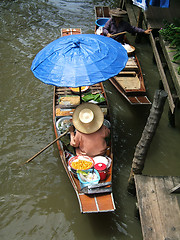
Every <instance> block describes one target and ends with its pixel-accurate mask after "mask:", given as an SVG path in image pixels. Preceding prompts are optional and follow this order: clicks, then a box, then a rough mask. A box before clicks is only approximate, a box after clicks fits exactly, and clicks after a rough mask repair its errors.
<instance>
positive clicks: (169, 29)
mask: <svg viewBox="0 0 180 240" xmlns="http://www.w3.org/2000/svg"><path fill="white" fill-rule="evenodd" d="M159 33H160V34H161V35H162V36H163V38H164V40H165V41H168V42H169V43H170V47H173V48H174V51H175V54H174V55H173V60H172V62H174V63H178V62H179V61H180V19H175V20H174V22H173V23H168V22H167V21H166V22H164V28H161V29H160V30H159ZM178 74H180V67H178Z"/></svg>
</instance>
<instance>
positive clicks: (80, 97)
mask: <svg viewBox="0 0 180 240" xmlns="http://www.w3.org/2000/svg"><path fill="white" fill-rule="evenodd" d="M79 96H80V104H81V103H82V98H81V87H79Z"/></svg>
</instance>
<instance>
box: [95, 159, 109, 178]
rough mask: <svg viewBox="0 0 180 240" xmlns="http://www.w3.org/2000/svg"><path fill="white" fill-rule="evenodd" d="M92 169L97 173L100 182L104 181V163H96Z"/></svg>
mask: <svg viewBox="0 0 180 240" xmlns="http://www.w3.org/2000/svg"><path fill="white" fill-rule="evenodd" d="M94 168H95V169H96V170H97V171H98V172H99V175H100V180H104V179H106V177H107V166H106V164H104V163H97V164H95V165H94Z"/></svg>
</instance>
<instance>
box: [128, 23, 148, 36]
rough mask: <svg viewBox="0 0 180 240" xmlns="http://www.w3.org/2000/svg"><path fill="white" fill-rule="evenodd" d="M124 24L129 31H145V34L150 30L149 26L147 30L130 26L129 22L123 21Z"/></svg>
mask: <svg viewBox="0 0 180 240" xmlns="http://www.w3.org/2000/svg"><path fill="white" fill-rule="evenodd" d="M124 24H125V25H126V27H125V28H126V31H127V32H129V33H145V34H150V32H151V31H152V29H151V28H148V29H147V30H144V29H142V28H138V27H134V26H131V24H130V23H128V22H124Z"/></svg>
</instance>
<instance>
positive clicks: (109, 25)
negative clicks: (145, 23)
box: [103, 18, 145, 43]
mask: <svg viewBox="0 0 180 240" xmlns="http://www.w3.org/2000/svg"><path fill="white" fill-rule="evenodd" d="M125 31H126V32H129V33H144V31H145V30H144V29H142V28H137V27H134V26H131V24H130V23H128V22H125V21H123V20H122V21H121V22H119V26H118V27H116V23H115V20H114V19H113V18H110V19H109V20H108V21H107V22H106V24H105V26H104V28H103V34H104V35H105V36H107V34H108V33H110V34H116V33H120V32H125ZM113 39H115V40H116V41H118V42H121V43H122V42H123V39H124V34H122V35H119V36H116V37H113Z"/></svg>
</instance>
